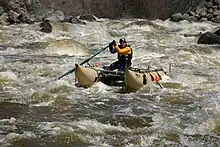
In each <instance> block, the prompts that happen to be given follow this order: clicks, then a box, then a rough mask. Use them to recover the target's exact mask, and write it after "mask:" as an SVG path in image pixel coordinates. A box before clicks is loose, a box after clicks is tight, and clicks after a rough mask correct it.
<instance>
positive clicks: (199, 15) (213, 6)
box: [170, 0, 220, 23]
mask: <svg viewBox="0 0 220 147" xmlns="http://www.w3.org/2000/svg"><path fill="white" fill-rule="evenodd" d="M170 20H172V21H175V22H178V21H181V20H189V21H212V22H215V23H220V0H205V1H204V2H202V3H201V4H200V5H199V6H197V8H196V10H195V11H188V12H186V13H176V14H173V15H172V16H171V18H170Z"/></svg>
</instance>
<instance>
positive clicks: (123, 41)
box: [119, 38, 127, 44]
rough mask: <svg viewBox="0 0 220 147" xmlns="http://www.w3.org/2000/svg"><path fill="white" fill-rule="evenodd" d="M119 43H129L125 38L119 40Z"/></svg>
mask: <svg viewBox="0 0 220 147" xmlns="http://www.w3.org/2000/svg"><path fill="white" fill-rule="evenodd" d="M119 43H120V44H122V43H127V41H126V39H125V38H121V39H120V40H119Z"/></svg>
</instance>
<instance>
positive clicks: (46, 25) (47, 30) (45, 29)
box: [39, 20, 52, 33]
mask: <svg viewBox="0 0 220 147" xmlns="http://www.w3.org/2000/svg"><path fill="white" fill-rule="evenodd" d="M39 26H40V28H41V29H40V31H41V32H45V33H51V32H52V25H51V24H50V22H49V20H43V22H41V23H40V24H39Z"/></svg>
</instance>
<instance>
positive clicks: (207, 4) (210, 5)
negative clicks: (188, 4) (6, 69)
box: [205, 1, 213, 8]
mask: <svg viewBox="0 0 220 147" xmlns="http://www.w3.org/2000/svg"><path fill="white" fill-rule="evenodd" d="M205 7H206V8H212V7H213V1H209V2H205Z"/></svg>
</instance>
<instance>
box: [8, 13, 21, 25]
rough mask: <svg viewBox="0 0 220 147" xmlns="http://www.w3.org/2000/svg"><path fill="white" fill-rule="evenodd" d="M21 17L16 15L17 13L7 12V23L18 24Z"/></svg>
mask: <svg viewBox="0 0 220 147" xmlns="http://www.w3.org/2000/svg"><path fill="white" fill-rule="evenodd" d="M20 17H21V15H20V14H18V13H17V12H15V11H13V10H10V11H9V12H8V18H9V22H10V23H12V24H13V23H18V22H20V20H19V18H20Z"/></svg>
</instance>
